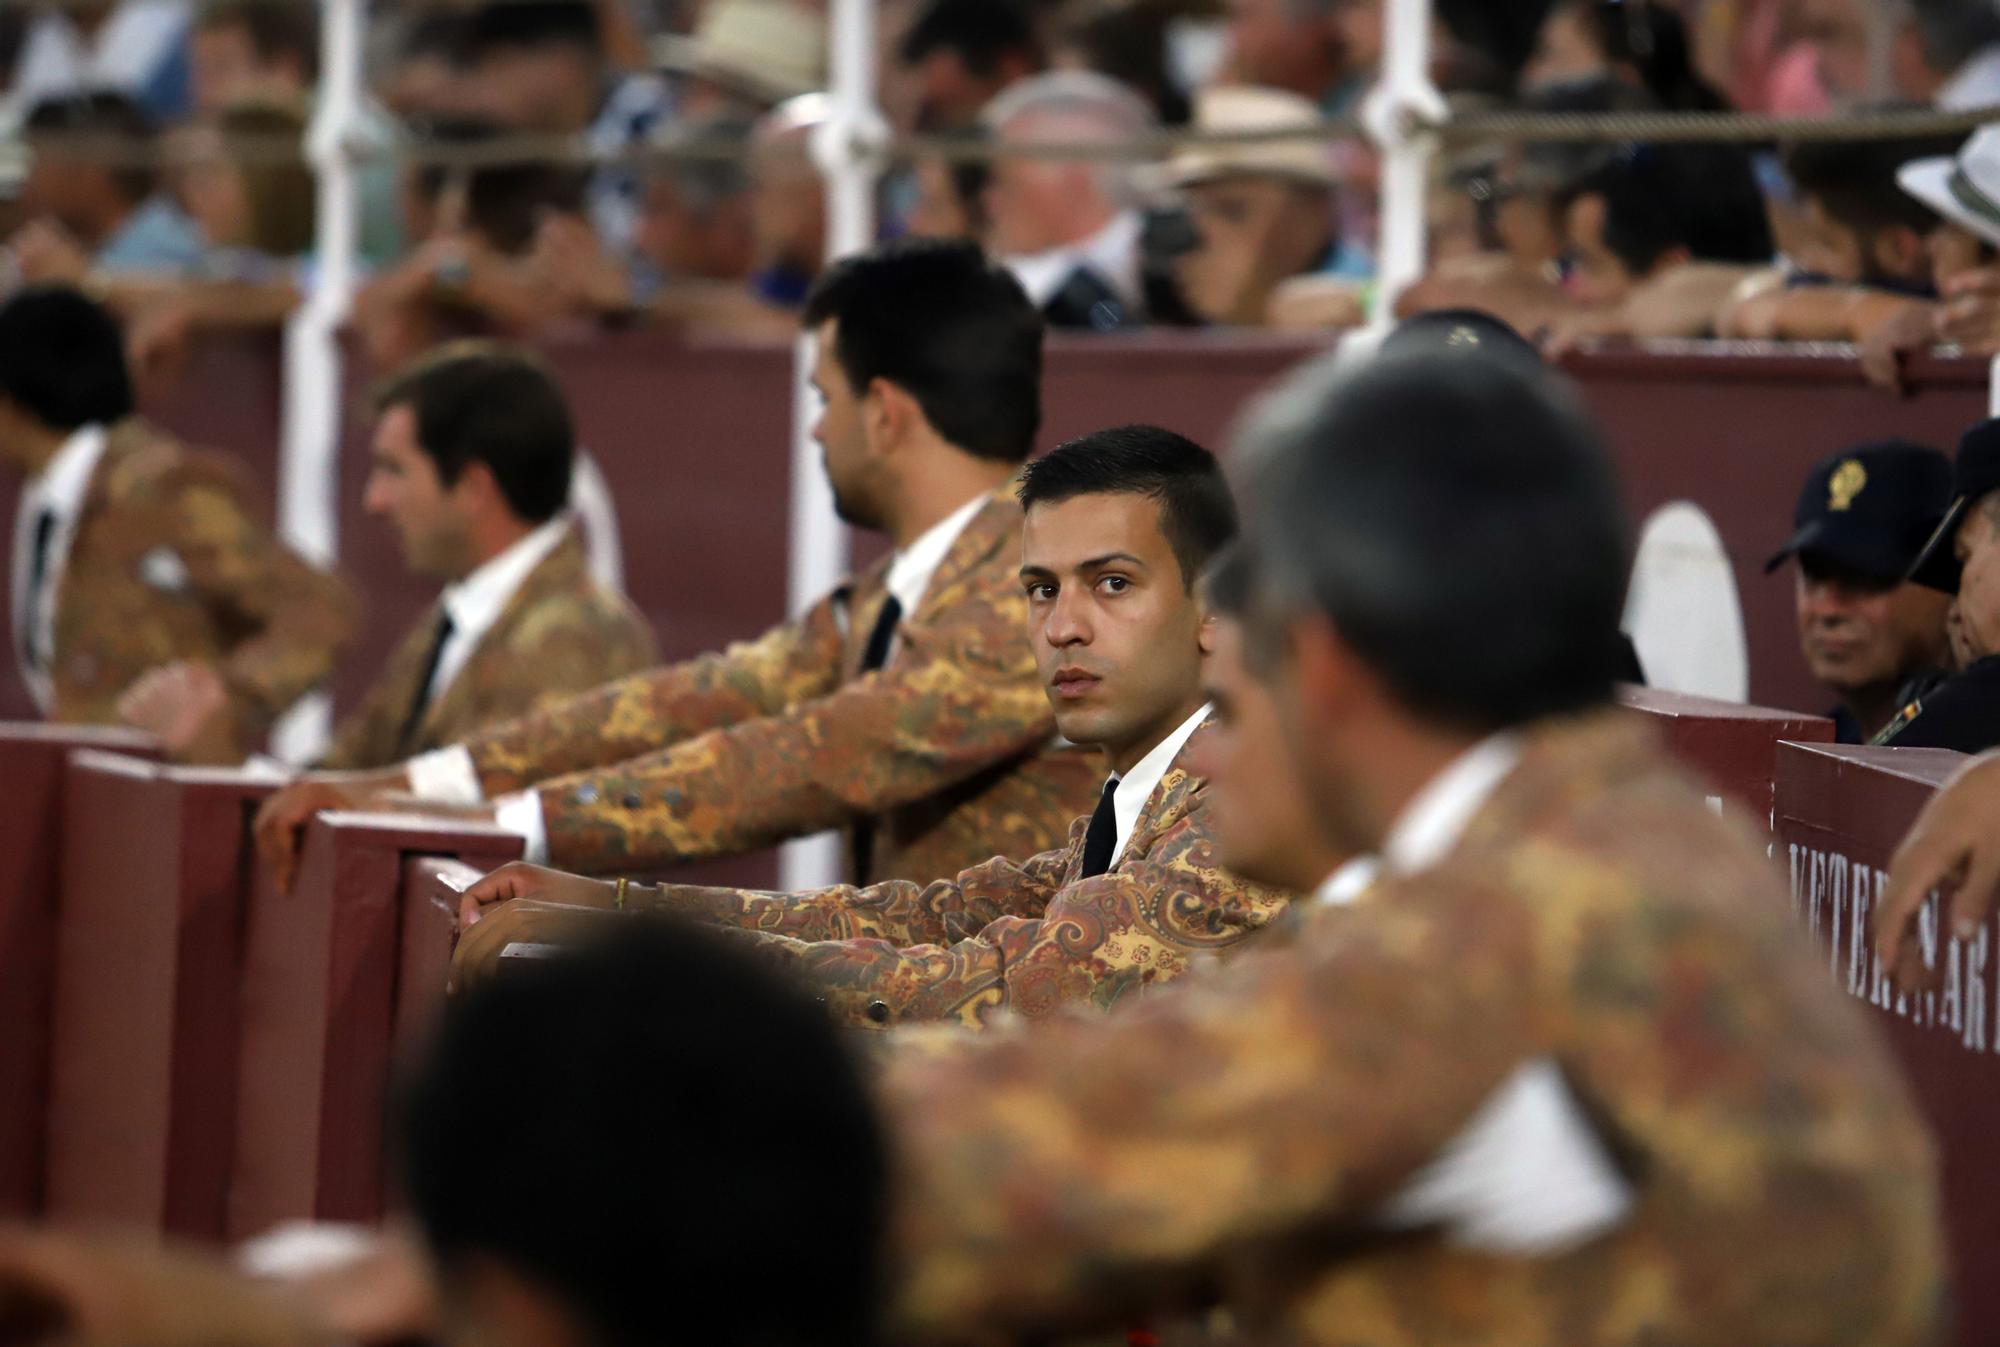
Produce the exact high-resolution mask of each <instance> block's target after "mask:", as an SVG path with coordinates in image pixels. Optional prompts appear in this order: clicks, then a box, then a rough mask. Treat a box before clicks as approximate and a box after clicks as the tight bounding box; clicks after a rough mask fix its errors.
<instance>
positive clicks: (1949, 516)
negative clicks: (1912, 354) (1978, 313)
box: [1873, 418, 2000, 753]
mask: <svg viewBox="0 0 2000 1347" xmlns="http://www.w3.org/2000/svg"><path fill="white" fill-rule="evenodd" d="M1952 486H1953V499H1952V502H1951V505H1950V507H1949V508H1948V509H1947V510H1946V512H1945V516H1944V521H1943V522H1942V523H1940V524H1939V525H1938V526H1937V528H1936V530H1934V531H1933V533H1932V535H1931V539H1930V541H1929V543H1927V544H1926V545H1925V547H1924V549H1923V551H1922V552H1921V553H1920V554H1919V555H1918V557H1917V562H1916V565H1914V566H1913V567H1911V569H1910V578H1911V579H1912V580H1915V581H1917V582H1918V583H1919V584H1925V585H1929V586H1931V587H1932V588H1933V589H1941V590H1943V591H1944V592H1945V593H1947V594H1956V593H1958V578H1959V566H1958V561H1957V557H1956V553H1955V551H1954V544H1955V542H1956V541H1957V538H1958V530H1959V528H1960V526H1961V525H1963V524H1964V522H1965V517H1966V515H1967V514H1968V513H1969V512H1970V511H1971V509H1972V507H1973V506H1974V505H1975V504H1977V503H1978V501H1979V499H1980V497H1982V496H1985V495H1986V494H1988V493H1989V492H1993V491H2000V418H1996V419H1993V420H1988V421H1981V422H1980V423H1979V424H1978V425H1976V426H1974V427H1972V429H1970V430H1968V431H1966V432H1965V434H1964V436H1963V437H1962V438H1961V439H1960V440H1959V442H1958V459H1957V461H1956V462H1955V463H1954V464H1953V465H1952ZM1873 742H1875V743H1877V744H1889V745H1893V746H1895V747H1897V748H1952V749H1957V750H1958V751H1959V752H1961V753H1982V752H1984V751H1985V750H1987V749H1989V748H1994V747H2000V651H1996V652H1993V653H1991V654H1987V655H1985V656H1984V657H1983V658H1980V659H1977V660H1974V661H1973V662H1972V664H1970V665H1968V666H1967V667H1966V668H1965V669H1963V670H1962V671H1960V672H1959V673H1957V674H1955V675H1953V676H1952V677H1951V678H1949V679H1947V680H1945V681H1944V682H1943V683H1942V684H1939V685H1938V686H1936V687H1935V688H1931V689H1925V690H1921V691H1919V692H1918V694H1917V695H1916V696H1914V697H1912V698H1911V699H1910V700H1909V701H1907V702H1905V703H1904V705H1903V709H1902V710H1900V711H1898V712H1897V713H1896V715H1895V717H1894V718H1893V719H1891V720H1890V722H1889V723H1888V724H1887V725H1886V726H1884V727H1883V729H1882V732H1881V733H1880V734H1878V735H1876V736H1875V739H1874V741H1873Z"/></svg>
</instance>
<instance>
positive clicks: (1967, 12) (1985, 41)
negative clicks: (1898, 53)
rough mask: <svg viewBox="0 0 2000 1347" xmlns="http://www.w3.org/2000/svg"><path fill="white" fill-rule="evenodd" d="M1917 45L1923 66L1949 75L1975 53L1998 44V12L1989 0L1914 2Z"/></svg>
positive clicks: (1999, 20) (1999, 21) (1999, 36)
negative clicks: (1922, 58)
mask: <svg viewBox="0 0 2000 1347" xmlns="http://www.w3.org/2000/svg"><path fill="white" fill-rule="evenodd" d="M1910 17H1911V18H1912V19H1913V20H1914V21H1915V23H1916V29H1917V45H1918V46H1919V47H1920V48H1921V49H1922V51H1923V54H1924V64H1925V65H1927V66H1929V67H1930V68H1931V69H1932V70H1934V71H1936V72H1938V73H1939V74H1950V73H1951V72H1953V71H1955V70H1957V69H1958V68H1959V66H1960V65H1961V64H1962V63H1963V62H1964V61H1965V60H1966V59H1967V58H1968V57H1970V56H1971V55H1972V54H1973V53H1974V52H1976V51H1978V50H1980V49H1981V48H1982V47H1990V46H1992V45H1993V44H1994V43H1995V42H2000V12H1996V11H1995V10H1994V8H1993V6H1992V4H1991V3H1990V0H1913V2H1912V4H1911V5H1910Z"/></svg>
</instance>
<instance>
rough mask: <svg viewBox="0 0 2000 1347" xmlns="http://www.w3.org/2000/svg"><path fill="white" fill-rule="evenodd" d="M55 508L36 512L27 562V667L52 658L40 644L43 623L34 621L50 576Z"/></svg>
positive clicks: (23, 620)
mask: <svg viewBox="0 0 2000 1347" xmlns="http://www.w3.org/2000/svg"><path fill="white" fill-rule="evenodd" d="M55 536H56V512H55V511H54V510H50V509H43V510H42V511H40V512H39V513H38V514H36V515H35V550H34V554H33V556H32V557H31V558H30V559H29V562H28V588H27V592H26V593H24V594H23V595H22V596H21V613H20V622H21V648H22V649H23V650H25V651H26V652H27V655H28V667H29V668H31V669H42V668H45V667H47V665H48V662H49V656H48V652H47V651H46V650H43V649H42V645H41V624H40V623H38V622H36V621H35V614H36V613H37V612H39V611H41V603H42V586H43V585H44V584H46V583H48V578H49V544H50V543H52V542H54V541H55Z"/></svg>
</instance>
